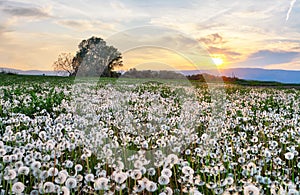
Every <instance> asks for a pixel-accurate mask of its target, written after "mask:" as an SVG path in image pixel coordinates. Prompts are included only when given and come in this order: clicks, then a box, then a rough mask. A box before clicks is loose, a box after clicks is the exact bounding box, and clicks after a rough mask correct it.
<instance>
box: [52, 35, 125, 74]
mask: <svg viewBox="0 0 300 195" xmlns="http://www.w3.org/2000/svg"><path fill="white" fill-rule="evenodd" d="M78 49H79V50H78V51H77V53H76V55H75V56H74V57H73V56H72V55H71V54H66V53H62V54H60V55H59V57H58V60H57V61H55V62H54V64H53V66H54V69H55V70H62V71H66V72H68V73H69V75H70V76H75V75H79V76H105V77H111V76H116V73H114V72H113V70H114V68H115V67H117V66H122V65H123V64H122V54H121V53H120V52H119V51H118V49H117V48H115V47H113V46H109V45H107V44H106V42H105V41H104V40H103V39H102V38H99V37H94V36H93V37H91V38H89V39H87V40H82V41H81V42H80V43H79V45H78Z"/></svg>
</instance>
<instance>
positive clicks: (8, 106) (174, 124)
mask: <svg viewBox="0 0 300 195" xmlns="http://www.w3.org/2000/svg"><path fill="white" fill-rule="evenodd" d="M0 77H1V81H0V96H1V100H0V189H1V190H0V194H161V195H163V194H299V192H298V191H299V187H300V186H299V185H300V179H299V176H300V175H299V170H300V162H299V157H298V156H299V146H300V145H299V144H300V121H299V115H300V107H299V105H300V91H299V90H297V89H274V88H263V87H262V88H253V87H242V86H238V85H232V84H226V85H224V84H222V85H221V84H220V85H219V84H214V85H213V86H210V85H208V84H199V83H193V84H189V83H186V82H183V83H181V81H172V82H162V81H155V82H153V81H149V82H148V81H142V82H140V81H139V82H137V81H136V80H134V79H127V80H126V79H124V80H116V79H100V81H98V80H97V82H84V81H80V82H78V81H77V82H74V80H72V79H70V78H56V77H53V78H51V77H26V76H15V75H4V76H3V75H0Z"/></svg>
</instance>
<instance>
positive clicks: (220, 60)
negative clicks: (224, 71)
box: [212, 58, 224, 66]
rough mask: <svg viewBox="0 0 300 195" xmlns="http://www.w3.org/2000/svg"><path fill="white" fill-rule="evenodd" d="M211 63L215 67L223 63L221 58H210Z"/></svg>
mask: <svg viewBox="0 0 300 195" xmlns="http://www.w3.org/2000/svg"><path fill="white" fill-rule="evenodd" d="M212 61H213V62H214V63H215V65H217V66H221V65H222V64H223V63H224V61H223V59H222V58H212Z"/></svg>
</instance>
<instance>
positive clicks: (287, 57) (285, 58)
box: [240, 50, 300, 66]
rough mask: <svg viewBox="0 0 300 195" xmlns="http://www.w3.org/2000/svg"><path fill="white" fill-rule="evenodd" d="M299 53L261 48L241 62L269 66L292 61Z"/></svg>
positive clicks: (245, 64)
mask: <svg viewBox="0 0 300 195" xmlns="http://www.w3.org/2000/svg"><path fill="white" fill-rule="evenodd" d="M299 55H300V52H292V51H270V50H260V51H258V52H256V53H253V54H251V55H250V56H249V57H248V58H247V59H246V60H245V61H244V62H241V63H240V64H242V65H244V66H268V65H272V64H284V63H289V62H292V61H293V60H294V59H295V58H296V57H298V56H299Z"/></svg>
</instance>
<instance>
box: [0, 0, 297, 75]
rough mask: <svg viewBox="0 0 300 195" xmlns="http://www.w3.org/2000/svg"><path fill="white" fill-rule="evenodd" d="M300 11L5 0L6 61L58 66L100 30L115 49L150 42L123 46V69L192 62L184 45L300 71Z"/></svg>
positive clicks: (267, 5)
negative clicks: (61, 56)
mask: <svg viewBox="0 0 300 195" xmlns="http://www.w3.org/2000/svg"><path fill="white" fill-rule="evenodd" d="M298 18H300V0H298V1H297V0H264V1H258V0H243V1H240V0H201V1H193V0H190V1H184V0H165V1H156V0H153V1H140V0H122V1H120V0H119V1H118V0H112V1H103V0H73V1H71V0H64V1H63V0H52V1H46V0H34V1H29V0H28V1H25V0H20V1H17V0H16V1H6V0H0V42H1V44H0V67H7V68H16V69H22V70H52V69H53V67H52V65H53V62H54V61H55V60H57V58H58V55H59V54H60V53H69V52H70V53H72V54H75V53H76V51H77V50H78V47H77V46H78V44H79V43H80V42H81V40H83V39H88V38H90V37H91V36H97V37H101V38H103V39H104V40H110V41H108V42H109V43H111V44H112V45H113V46H115V47H117V48H119V47H122V45H121V44H120V43H119V42H117V41H116V40H120V39H122V40H121V41H123V42H125V44H129V43H127V42H128V41H129V39H130V43H131V42H133V41H137V42H138V43H140V44H144V45H145V44H148V47H140V48H139V47H134V48H129V47H127V48H126V49H124V50H122V53H123V58H124V64H125V67H124V68H129V67H135V66H143V64H147V65H148V64H149V62H155V63H157V64H166V66H174V67H175V68H179V69H193V68H192V66H191V65H190V64H191V63H193V62H191V61H193V58H194V57H191V58H192V60H191V58H190V57H189V55H188V54H187V52H186V51H187V50H188V51H191V50H192V49H193V48H196V49H195V50H194V53H195V55H198V54H199V56H205V55H207V54H208V55H209V56H210V57H211V59H212V61H213V62H217V63H219V65H220V67H221V68H236V67H247V68H266V69H286V70H300V20H299V19H298ZM149 26H150V31H147V28H149ZM152 26H159V29H160V30H158V31H153V28H152ZM135 29H138V30H135ZM141 29H143V30H141ZM151 29H152V31H151ZM154 29H155V28H154ZM150 32H151V33H150ZM155 32H156V33H155ZM165 32H172V33H171V36H170V37H168V36H169V35H170V34H168V33H165ZM128 33H129V34H130V35H131V37H130V36H129V37H127V38H126V36H125V35H127V34H128ZM121 35H122V36H121ZM123 35H124V36H123ZM163 35H165V36H164V37H163ZM175 35H176V36H175ZM120 37H121V38H120ZM113 38H115V39H113ZM142 39H143V40H142ZM141 40H142V41H141ZM139 41H140V42H139ZM152 41H154V42H155V44H154V47H152V46H149V44H150V45H152ZM135 46H138V44H137V45H135ZM199 48H200V49H199ZM204 54H205V55H204ZM196 61H197V60H196ZM200 62H202V61H201V60H200V61H197V62H196V63H200ZM174 64H175V65H174ZM174 67H173V68H174Z"/></svg>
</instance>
